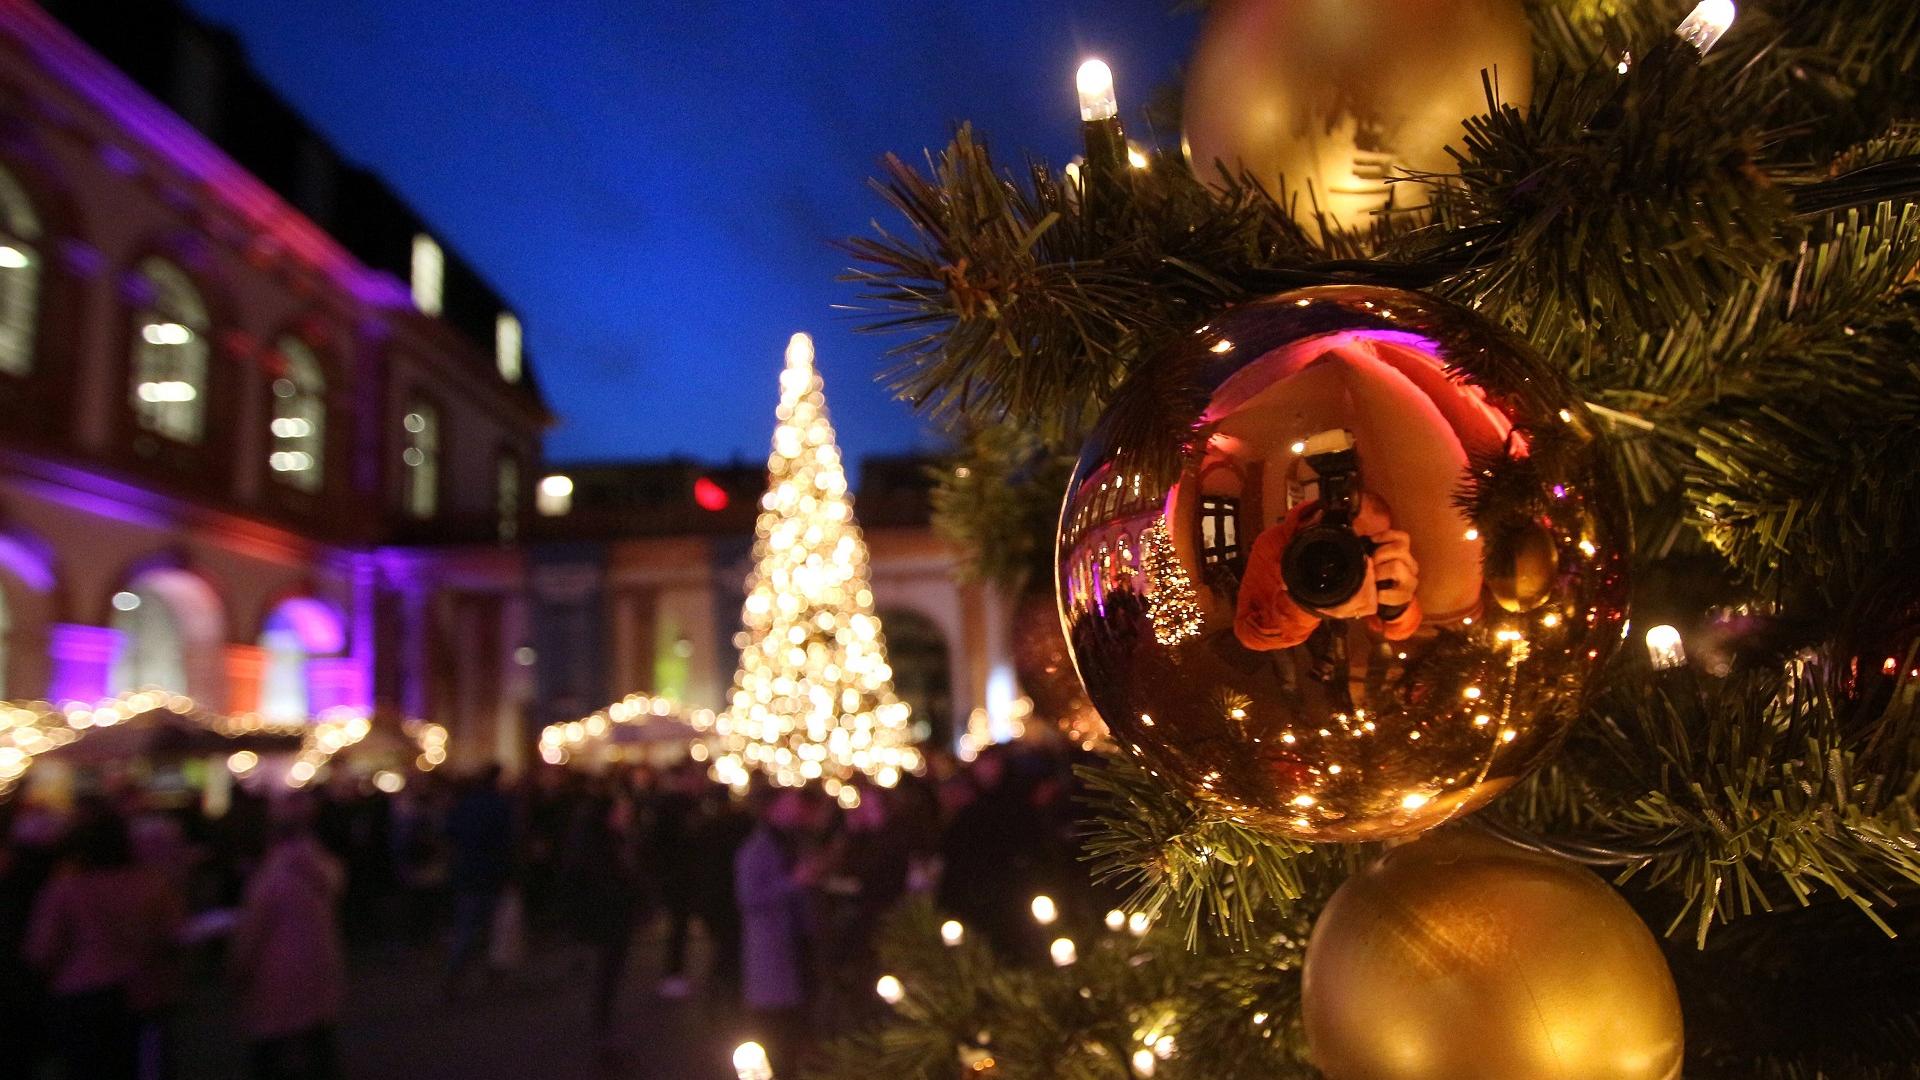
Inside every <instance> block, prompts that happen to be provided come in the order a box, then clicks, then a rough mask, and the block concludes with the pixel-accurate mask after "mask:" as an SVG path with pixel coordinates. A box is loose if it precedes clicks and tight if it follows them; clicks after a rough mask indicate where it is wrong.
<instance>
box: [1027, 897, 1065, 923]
mask: <svg viewBox="0 0 1920 1080" xmlns="http://www.w3.org/2000/svg"><path fill="white" fill-rule="evenodd" d="M1030 906H1031V907H1032V909H1033V921H1034V922H1037V923H1039V924H1040V925H1041V926H1052V925H1053V924H1054V921H1055V920H1057V919H1059V918H1060V908H1059V907H1058V906H1057V905H1055V904H1054V902H1053V897H1051V896H1047V895H1045V894H1044V893H1043V894H1041V895H1039V896H1036V897H1034V898H1033V903H1032V904H1031V905H1030Z"/></svg>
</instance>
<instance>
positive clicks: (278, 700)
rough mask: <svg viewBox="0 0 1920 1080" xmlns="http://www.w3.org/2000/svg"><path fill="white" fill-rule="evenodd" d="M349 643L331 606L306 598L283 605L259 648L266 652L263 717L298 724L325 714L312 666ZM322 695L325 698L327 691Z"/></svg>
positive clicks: (271, 619)
mask: <svg viewBox="0 0 1920 1080" xmlns="http://www.w3.org/2000/svg"><path fill="white" fill-rule="evenodd" d="M346 644H347V634H346V627H345V626H344V625H343V624H342V623H341V621H340V616H339V614H338V612H336V611H335V610H334V609H333V608H332V607H330V606H328V605H327V604H325V603H323V602H321V601H319V600H316V599H313V598H312V597H304V596H302V597H294V598H293V599H290V600H284V601H282V602H281V603H280V604H279V606H277V607H275V608H274V609H273V611H272V613H271V614H269V615H268V616H267V621H266V624H265V625H264V626H263V627H262V628H261V630H260V647H261V649H262V650H264V651H265V653H266V657H265V664H264V665H263V666H262V668H261V672H260V705H259V711H260V715H261V716H264V717H266V718H267V719H269V720H281V721H295V720H306V719H308V718H309V717H310V716H312V715H313V714H314V713H316V712H318V711H320V710H318V709H316V708H315V707H314V704H315V701H314V697H315V695H314V683H313V672H312V668H311V664H312V662H313V661H314V659H315V658H317V657H326V656H333V655H336V654H338V653H339V652H340V651H341V650H342V649H344V648H346ZM322 696H323V699H324V697H325V696H326V695H325V692H324V690H323V691H322ZM322 703H323V704H324V703H325V702H324V700H323V702H322Z"/></svg>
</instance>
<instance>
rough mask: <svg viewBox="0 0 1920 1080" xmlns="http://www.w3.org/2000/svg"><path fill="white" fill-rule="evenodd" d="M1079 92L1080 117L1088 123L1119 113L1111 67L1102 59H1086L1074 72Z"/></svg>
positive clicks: (1074, 79)
mask: <svg viewBox="0 0 1920 1080" xmlns="http://www.w3.org/2000/svg"><path fill="white" fill-rule="evenodd" d="M1073 83H1074V89H1076V90H1077V91H1079V94H1080V119H1081V120H1083V121H1086V122H1088V123H1092V122H1093V121H1096V120H1111V119H1113V118H1114V117H1116V116H1118V115H1120V99H1119V97H1118V96H1117V95H1116V94H1115V93H1114V89H1113V69H1112V68H1109V67H1108V66H1107V63H1106V61H1104V60H1088V61H1087V62H1085V63H1083V64H1081V65H1080V70H1079V71H1077V72H1075V73H1074V77H1073Z"/></svg>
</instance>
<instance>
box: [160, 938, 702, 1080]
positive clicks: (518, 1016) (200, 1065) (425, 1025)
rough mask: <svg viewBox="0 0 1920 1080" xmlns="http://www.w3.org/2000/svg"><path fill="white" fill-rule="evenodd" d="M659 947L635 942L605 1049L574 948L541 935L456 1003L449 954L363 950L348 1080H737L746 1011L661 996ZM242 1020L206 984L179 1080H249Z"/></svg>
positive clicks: (194, 1003)
mask: <svg viewBox="0 0 1920 1080" xmlns="http://www.w3.org/2000/svg"><path fill="white" fill-rule="evenodd" d="M659 952H660V950H659V949H658V947H657V945H656V943H655V942H654V941H653V940H652V939H651V937H649V938H646V939H644V940H642V941H640V942H636V947H635V949H634V955H633V957H632V960H631V963H630V966H629V968H628V972H627V981H626V985H625V988H624V991H623V993H622V994H621V998H620V1003H619V1005H618V1007H617V1009H616V1011H615V1016H616V1021H615V1028H616V1034H615V1038H614V1040H613V1047H612V1053H611V1054H607V1053H603V1052H602V1049H601V1048H600V1047H599V1046H597V1045H595V1043H594V1041H593V1038H592V1035H591V1033H590V1023H589V1017H590V994H591V985H592V980H591V967H590V964H589V956H588V953H587V952H586V950H584V949H582V948H580V947H579V946H577V945H574V944H572V943H570V942H566V941H563V940H559V939H536V940H535V941H533V942H531V943H530V944H529V947H528V953H527V959H526V963H525V965H524V966H523V967H522V968H521V969H520V970H518V971H515V972H512V973H510V974H506V975H501V976H497V977H494V978H492V979H491V980H490V981H485V980H482V979H480V978H479V977H478V976H476V978H475V979H474V982H473V985H472V988H471V989H469V990H468V991H467V992H465V993H463V994H462V995H461V996H460V997H458V998H457V999H455V1000H452V1001H449V1000H448V999H447V998H446V996H445V992H444V991H445V988H444V985H443V982H442V971H443V968H442V966H441V965H442V957H443V955H444V954H443V953H442V952H441V950H439V949H436V948H423V949H403V948H399V947H372V948H364V949H358V950H355V952H354V953H353V956H352V965H351V967H352V970H351V977H352V996H351V998H350V1000H349V1004H348V1007H347V1015H346V1018H345V1021H344V1023H343V1024H342V1028H341V1033H340V1048H341V1052H342V1068H341V1072H342V1076H343V1078H344V1080H521V1078H533V1080H574V1078H576V1077H578V1078H594V1080H603V1078H605V1080H613V1078H617V1080H732V1077H733V1075H734V1073H733V1069H732V1066H731V1064H730V1056H731V1053H732V1048H733V1046H734V1045H735V1044H736V1043H737V1042H738V1041H739V1037H740V1036H739V1018H738V1015H737V1013H736V1012H735V1010H734V1009H733V1008H732V1007H731V1006H730V1005H722V1004H719V1003H716V1002H711V1001H709V1000H707V998H706V997H705V995H703V994H702V993H701V992H700V991H699V989H698V988H696V989H695V992H694V994H693V995H692V996H690V997H688V998H685V999H682V1000H673V1001H670V1000H665V999H662V998H660V997H658V996H656V995H655V993H654V987H655V984H656V983H657V981H658V979H659V965H658V962H657V957H658V955H659ZM695 960H696V962H697V961H699V960H700V956H699V954H697V953H696V956H695ZM696 970H698V967H696ZM233 1023H234V1021H233V1010H232V1003H231V1001H230V1000H229V999H228V998H227V996H226V993H225V991H224V990H223V989H221V988H220V987H219V986H218V983H217V981H216V980H206V979H202V980H200V986H199V989H198V990H197V991H196V993H195V994H194V996H193V997H192V998H191V999H190V1000H189V1002H188V1003H187V1005H186V1007H185V1008H184V1009H183V1010H182V1013H181V1015H180V1017H179V1022H178V1024H177V1025H176V1033H177V1034H176V1037H177V1038H178V1039H179V1045H178V1059H177V1060H178V1063H179V1065H180V1080H241V1078H244V1077H245V1075H246V1070H245V1048H244V1046H243V1045H242V1044H241V1042H240V1040H239V1038H238V1037H237V1036H236V1034H235V1032H234V1028H233Z"/></svg>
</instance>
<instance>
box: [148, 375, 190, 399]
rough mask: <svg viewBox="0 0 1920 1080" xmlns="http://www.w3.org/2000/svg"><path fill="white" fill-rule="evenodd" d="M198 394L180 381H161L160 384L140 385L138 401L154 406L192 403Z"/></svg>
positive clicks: (188, 383) (187, 384)
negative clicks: (184, 402) (150, 403)
mask: <svg viewBox="0 0 1920 1080" xmlns="http://www.w3.org/2000/svg"><path fill="white" fill-rule="evenodd" d="M199 396H200V392H199V391H198V390H196V389H194V386H193V384H192V383H190V382H185V381H183V380H180V379H163V380H161V381H160V382H143V383H141V384H140V400H141V401H147V402H152V403H154V404H161V403H173V402H183V401H192V400H193V399H194V398H196V397H199Z"/></svg>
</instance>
